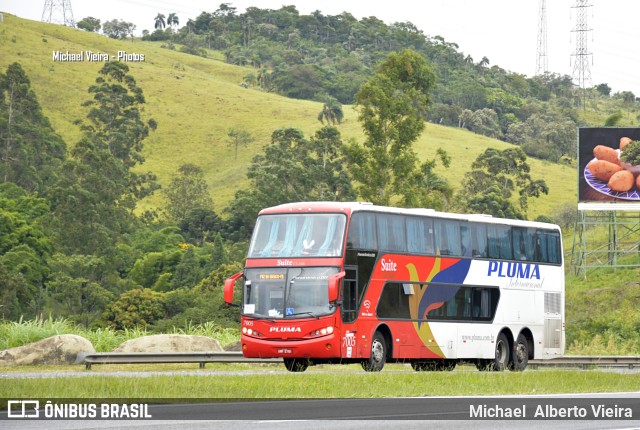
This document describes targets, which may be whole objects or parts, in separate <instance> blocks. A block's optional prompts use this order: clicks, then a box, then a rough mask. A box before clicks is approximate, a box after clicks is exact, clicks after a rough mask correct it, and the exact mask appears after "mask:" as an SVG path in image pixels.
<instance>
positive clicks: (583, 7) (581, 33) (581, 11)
mask: <svg viewBox="0 0 640 430" xmlns="http://www.w3.org/2000/svg"><path fill="white" fill-rule="evenodd" d="M591 6H592V5H590V4H588V0H576V2H575V4H574V5H573V6H571V7H572V8H575V9H576V26H575V27H574V29H573V30H572V31H573V32H574V33H575V35H576V50H575V51H574V53H573V54H571V56H572V57H574V58H573V81H574V83H576V85H578V86H579V87H580V88H582V98H583V105H582V106H583V107H585V104H584V102H585V101H586V100H585V99H586V88H587V85H589V84H590V83H591V68H590V67H589V57H591V58H592V59H593V57H592V55H593V54H591V52H589V48H588V47H587V41H588V37H587V36H588V33H589V32H590V31H591V29H590V28H589V26H588V24H587V9H588V8H589V7H591Z"/></svg>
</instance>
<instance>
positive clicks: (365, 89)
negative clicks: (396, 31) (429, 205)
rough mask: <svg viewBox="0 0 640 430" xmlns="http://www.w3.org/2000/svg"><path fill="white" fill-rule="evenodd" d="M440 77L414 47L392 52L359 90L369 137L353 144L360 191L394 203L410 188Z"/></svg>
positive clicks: (368, 197)
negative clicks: (432, 92)
mask: <svg viewBox="0 0 640 430" xmlns="http://www.w3.org/2000/svg"><path fill="white" fill-rule="evenodd" d="M434 83H435V76H434V74H433V72H432V71H431V69H430V68H429V66H428V64H427V62H426V60H425V59H424V57H422V56H421V55H419V54H417V53H416V52H414V51H411V50H405V51H402V52H401V53H397V54H396V53H392V54H390V55H389V56H388V58H387V59H386V60H385V61H384V62H383V63H382V64H381V65H380V66H379V67H378V71H377V73H376V75H375V76H374V77H373V78H371V79H370V80H369V81H368V82H367V83H365V84H364V85H363V86H362V88H360V91H359V92H358V94H357V95H356V106H357V107H358V110H359V115H358V118H359V120H360V122H361V124H362V127H363V129H364V133H365V136H366V140H365V142H364V145H363V146H360V145H356V144H353V145H351V146H350V148H349V153H350V166H351V171H352V172H353V176H354V179H355V180H357V181H358V182H359V184H360V187H359V194H360V195H361V197H363V198H364V199H366V200H369V201H371V202H373V203H377V204H390V203H391V202H392V200H393V199H394V197H395V196H399V195H401V194H403V193H406V192H407V191H408V190H407V184H406V183H405V182H406V181H408V180H410V178H411V177H412V176H413V174H414V172H415V169H416V164H417V157H416V155H415V153H414V151H413V149H412V143H413V142H414V141H415V140H416V139H417V138H418V136H419V135H420V133H421V132H422V131H423V130H424V120H423V118H424V115H425V112H426V110H427V107H428V105H429V91H430V90H431V88H432V87H433V85H434Z"/></svg>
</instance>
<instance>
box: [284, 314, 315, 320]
mask: <svg viewBox="0 0 640 430" xmlns="http://www.w3.org/2000/svg"><path fill="white" fill-rule="evenodd" d="M297 315H310V316H311V317H313V318H315V319H317V320H319V319H320V317H319V316H318V315H316V314H314V313H313V312H298V313H295V314H287V316H288V317H295V316H297Z"/></svg>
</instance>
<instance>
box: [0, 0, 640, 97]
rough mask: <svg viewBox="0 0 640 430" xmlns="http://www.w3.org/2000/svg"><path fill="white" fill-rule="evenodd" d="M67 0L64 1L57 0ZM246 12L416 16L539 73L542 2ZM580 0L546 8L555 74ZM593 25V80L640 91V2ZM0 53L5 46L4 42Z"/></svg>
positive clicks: (613, 2) (137, 20)
mask: <svg viewBox="0 0 640 430" xmlns="http://www.w3.org/2000/svg"><path fill="white" fill-rule="evenodd" d="M52 1H54V2H60V3H61V2H63V0H52ZM66 1H68V2H70V3H71V7H72V10H73V15H74V18H75V20H76V21H79V20H81V19H82V18H85V17H87V16H93V17H95V18H99V19H100V20H102V22H104V21H108V20H111V19H123V20H125V21H128V22H132V23H134V24H136V26H137V29H136V33H137V34H141V32H142V30H145V29H147V30H153V25H154V17H155V16H156V15H157V14H158V13H163V14H164V15H165V16H166V15H168V14H169V13H177V14H178V17H179V19H180V23H181V25H184V23H185V22H187V20H188V19H189V18H191V19H195V17H197V16H198V15H199V14H200V13H201V12H203V11H207V12H213V11H215V10H216V9H217V8H218V5H219V4H220V3H223V2H224V1H222V0H218V1H215V0H214V1H210V0H109V1H97V0H66ZM45 3H46V0H0V11H2V12H8V13H12V14H15V15H18V16H19V17H22V18H27V19H33V20H40V19H41V18H42V12H43V9H44V5H45ZM227 3H230V4H231V5H232V6H234V7H236V8H237V9H238V12H239V13H241V12H243V11H244V10H245V8H246V7H249V6H255V7H259V8H269V9H279V8H280V7H281V6H282V5H292V4H293V5H295V6H296V8H297V9H298V11H300V13H301V14H309V13H311V12H313V11H315V10H320V11H321V12H322V13H323V14H325V15H337V14H340V13H342V12H345V11H346V12H349V13H351V14H352V15H353V16H354V17H356V18H358V19H360V18H362V17H366V16H376V17H378V18H379V19H381V20H383V21H384V22H386V23H388V24H390V23H393V22H398V21H410V22H412V23H413V24H415V25H416V26H417V27H418V28H420V29H421V30H422V31H423V32H424V34H425V35H427V36H442V37H444V38H445V40H446V41H447V42H451V43H456V44H457V45H458V46H459V50H460V51H461V52H463V53H464V54H465V55H471V57H473V59H474V60H475V61H476V62H478V61H480V60H481V59H482V57H487V58H488V59H489V61H490V64H491V65H497V66H500V67H502V68H504V69H506V70H509V71H512V72H517V73H521V74H524V75H526V76H533V75H534V74H535V72H536V70H535V69H536V55H537V52H536V47H537V36H538V20H539V19H538V17H539V13H538V11H539V4H540V2H539V0H520V1H514V0H484V1H478V0H442V1H440V0H422V1H420V2H418V1H416V0H394V1H379V0H364V1H362V0H352V1H345V0H322V1H306V0H288V1H287V0H234V1H232V0H230V1H227ZM576 3H577V0H550V1H547V2H546V9H547V39H548V51H547V57H548V64H549V71H550V72H553V73H559V74H567V75H570V76H571V75H573V69H574V67H573V66H574V61H573V57H572V53H573V52H575V49H576V40H575V39H576V32H575V31H573V30H575V28H576V15H577V8H576V7H575V5H576ZM588 4H589V7H588V8H587V9H586V10H587V24H588V28H589V29H590V30H591V31H589V32H587V46H588V52H589V53H591V54H593V55H592V56H591V58H590V61H589V64H590V72H591V78H592V79H591V84H593V85H597V84H600V83H607V84H609V86H610V87H611V88H612V89H613V91H614V92H617V91H633V93H634V94H636V95H640V74H639V73H638V72H637V71H638V70H640V69H639V67H638V66H640V31H638V30H637V29H635V28H634V27H636V22H637V19H638V16H640V15H639V13H640V2H638V1H635V0H607V2H606V3H605V2H604V0H589V2H588ZM0 53H1V47H0Z"/></svg>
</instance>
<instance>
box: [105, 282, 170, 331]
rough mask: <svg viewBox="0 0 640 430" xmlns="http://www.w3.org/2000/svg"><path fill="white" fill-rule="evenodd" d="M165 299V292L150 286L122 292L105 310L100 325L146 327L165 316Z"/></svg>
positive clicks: (116, 327) (125, 327) (118, 328)
mask: <svg viewBox="0 0 640 430" xmlns="http://www.w3.org/2000/svg"><path fill="white" fill-rule="evenodd" d="M164 299H165V294H164V293H159V292H156V291H153V290H150V289H148V288H144V289H139V288H136V289H133V290H130V291H127V292H125V293H122V294H121V295H120V297H119V298H118V300H116V301H115V302H113V303H112V304H111V305H109V306H108V307H107V309H106V310H105V311H104V313H103V314H102V316H101V319H100V325H102V326H105V327H109V328H112V329H115V330H124V329H132V328H139V329H145V328H147V327H149V326H150V325H152V324H154V323H155V322H156V321H159V320H161V319H162V318H164V316H165V307H164Z"/></svg>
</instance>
